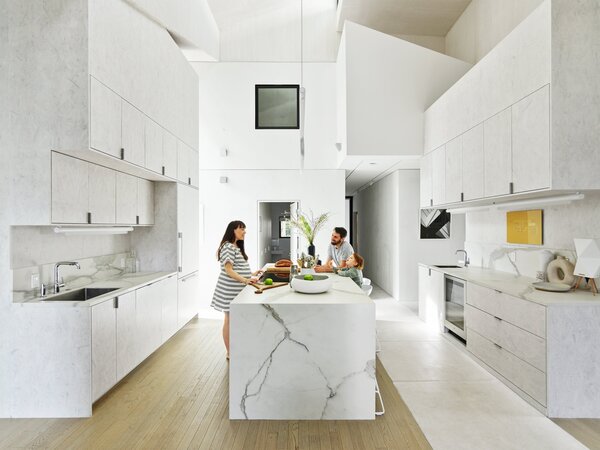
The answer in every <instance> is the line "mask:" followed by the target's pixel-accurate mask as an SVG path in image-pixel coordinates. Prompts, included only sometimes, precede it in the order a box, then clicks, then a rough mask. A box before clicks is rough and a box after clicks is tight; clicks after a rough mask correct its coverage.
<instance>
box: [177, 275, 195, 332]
mask: <svg viewBox="0 0 600 450" xmlns="http://www.w3.org/2000/svg"><path fill="white" fill-rule="evenodd" d="M199 281H200V280H199V275H198V272H193V273H192V274H190V275H188V276H186V277H183V278H180V279H179V280H178V288H177V291H178V305H177V326H178V328H181V327H183V326H184V325H185V324H186V323H188V322H189V321H190V320H191V319H192V318H193V317H194V316H195V315H196V314H198V310H199V309H200V306H199V298H200V297H199V292H198V291H199V284H198V283H199Z"/></svg>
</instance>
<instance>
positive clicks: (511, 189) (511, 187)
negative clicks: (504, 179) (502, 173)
mask: <svg viewBox="0 0 600 450" xmlns="http://www.w3.org/2000/svg"><path fill="white" fill-rule="evenodd" d="M508 192H509V194H514V193H515V184H514V183H513V182H512V181H511V182H510V183H508Z"/></svg>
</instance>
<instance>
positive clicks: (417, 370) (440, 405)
mask: <svg viewBox="0 0 600 450" xmlns="http://www.w3.org/2000/svg"><path fill="white" fill-rule="evenodd" d="M371 298H372V299H373V300H374V301H375V305H376V314H377V333H378V337H379V341H380V343H381V352H380V353H379V359H380V360H381V362H382V364H383V365H384V366H385V368H386V370H387V372H388V374H389V376H390V377H391V379H392V381H393V382H394V385H395V386H396V389H398V392H399V393H400V395H401V396H402V398H403V399H404V401H405V402H406V404H407V405H408V407H409V408H410V410H411V412H412V413H413V415H414V417H415V419H416V420H417V422H418V424H419V426H420V427H421V429H422V430H423V433H425V436H426V437H427V439H428V440H429V442H430V444H431V446H432V447H433V448H434V449H461V450H463V449H465V450H466V449H477V450H483V449H493V450H496V449H528V450H529V449H544V450H546V449H560V450H566V449H584V448H586V447H585V446H583V445H582V444H580V443H579V441H577V440H576V439H575V438H574V437H572V436H571V435H570V434H568V433H567V432H566V431H564V430H563V429H562V428H560V427H559V426H558V425H556V424H554V423H553V422H552V421H551V420H550V419H548V418H547V417H545V416H544V415H543V414H541V413H540V412H538V411H537V410H536V409H535V408H533V407H532V406H530V405H529V404H528V403H526V402H525V401H524V400H522V399H521V398H520V397H519V396H518V395H517V394H515V393H514V392H512V391H511V390H510V389H509V388H507V387H506V386H505V385H503V384H502V383H501V382H500V381H498V380H497V379H496V378H495V377H493V376H492V375H490V374H489V373H488V372H487V371H486V370H485V369H483V368H482V367H481V366H479V364H477V363H476V362H475V361H474V360H473V359H471V358H470V357H469V356H468V355H467V354H465V353H464V352H462V351H461V350H459V349H458V348H456V347H455V345H454V344H453V343H451V342H449V341H448V340H447V338H446V337H443V336H442V335H441V334H440V333H437V332H435V331H432V330H430V329H428V327H427V326H426V325H425V324H424V323H423V322H421V321H420V320H419V318H418V314H417V304H416V303H401V302H397V301H396V300H394V299H393V298H391V297H390V296H389V295H388V294H387V293H386V292H384V291H383V290H382V289H380V288H379V287H377V286H374V289H373V293H372V294H371ZM384 402H385V399H384Z"/></svg>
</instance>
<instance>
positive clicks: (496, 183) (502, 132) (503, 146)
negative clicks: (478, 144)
mask: <svg viewBox="0 0 600 450" xmlns="http://www.w3.org/2000/svg"><path fill="white" fill-rule="evenodd" d="M483 149H484V185H485V189H484V192H485V196H486V197H493V196H496V195H505V194H510V193H511V192H510V183H511V181H512V179H511V178H512V177H511V175H512V162H511V110H510V108H508V109H505V110H504V111H502V112H501V113H499V114H496V115H495V116H493V117H491V118H490V119H488V120H486V121H485V122H484V126H483Z"/></svg>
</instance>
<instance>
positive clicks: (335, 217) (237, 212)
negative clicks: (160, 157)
mask: <svg viewBox="0 0 600 450" xmlns="http://www.w3.org/2000/svg"><path fill="white" fill-rule="evenodd" d="M220 176H226V177H228V179H229V182H228V183H226V184H224V183H219V177H220ZM290 200H298V201H300V207H301V209H303V210H305V211H309V210H311V209H312V210H313V212H314V213H315V214H320V213H322V212H325V211H329V212H331V213H332V219H331V221H330V222H329V223H328V224H327V225H326V227H325V229H324V230H323V231H322V232H321V233H320V234H319V235H318V236H317V239H316V242H315V245H316V247H317V253H318V254H320V255H326V253H327V246H328V244H329V238H330V235H331V233H330V230H329V229H330V228H333V227H334V226H336V225H338V224H342V223H343V222H344V171H343V170H304V171H302V172H300V171H298V170H210V171H204V170H203V171H201V174H200V202H201V204H203V205H204V223H205V239H204V245H201V247H200V273H201V274H202V277H203V278H202V283H201V297H202V300H201V302H202V305H204V306H208V305H209V304H210V301H211V299H212V294H213V292H214V287H215V283H216V281H217V277H218V273H219V263H218V262H217V260H216V257H215V252H216V250H217V247H218V245H219V242H220V240H221V238H222V236H223V232H224V231H225V228H226V226H227V224H228V223H229V222H230V221H232V220H237V219H239V220H242V221H243V222H244V223H245V224H246V226H247V234H246V242H245V247H246V253H247V254H248V257H249V262H250V266H251V267H252V269H253V270H256V269H258V268H259V267H258V266H259V260H258V255H257V248H258V239H259V235H258V202H259V201H271V202H289V201H290ZM307 245H308V244H307V243H306V242H303V241H302V240H301V244H300V249H301V250H303V251H305V252H306V247H307Z"/></svg>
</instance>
